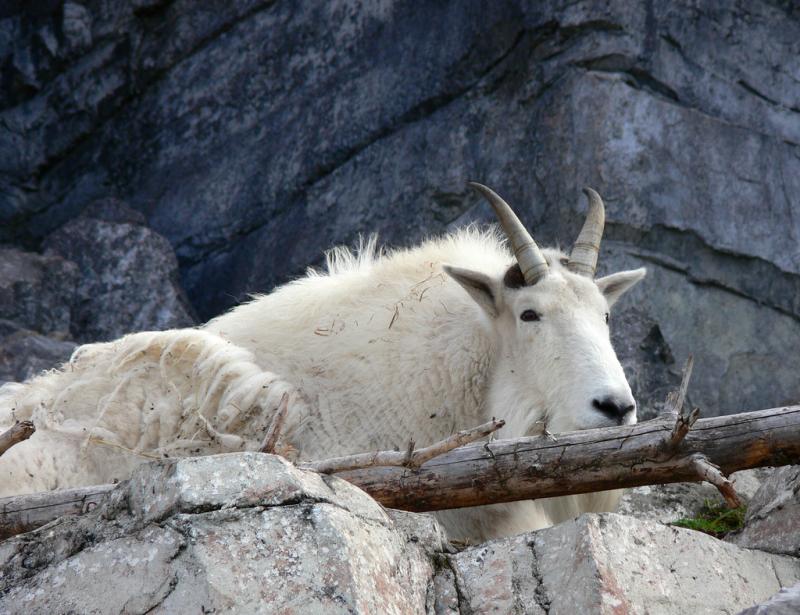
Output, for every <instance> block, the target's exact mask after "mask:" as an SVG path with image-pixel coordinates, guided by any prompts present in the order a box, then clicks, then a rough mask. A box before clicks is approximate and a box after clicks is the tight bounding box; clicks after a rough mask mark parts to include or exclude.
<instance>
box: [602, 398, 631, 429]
mask: <svg viewBox="0 0 800 615" xmlns="http://www.w3.org/2000/svg"><path fill="white" fill-rule="evenodd" d="M592 405H593V406H594V407H595V408H597V409H598V410H599V411H600V412H602V413H603V414H605V415H606V416H607V417H608V418H610V419H613V420H615V421H616V422H617V423H619V424H620V425H622V422H623V421H624V420H625V416H626V415H627V414H628V413H629V412H633V411H634V410H635V409H636V403H635V402H634V403H632V402H631V400H630V399H619V398H618V397H604V398H603V399H593V400H592Z"/></svg>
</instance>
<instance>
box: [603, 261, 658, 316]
mask: <svg viewBox="0 0 800 615" xmlns="http://www.w3.org/2000/svg"><path fill="white" fill-rule="evenodd" d="M646 273H647V269H645V268H644V267H641V268H639V269H632V270H631V271H620V272H618V273H612V274H611V275H607V276H606V277H604V278H599V279H597V280H595V281H594V282H595V284H597V287H598V288H599V289H600V292H601V293H603V295H604V296H605V298H606V301H608V306H609V307H611V306H612V305H614V304H615V303H616V302H617V299H619V298H620V297H621V296H622V295H624V294H625V293H626V292H628V291H629V290H630V289H631V288H633V287H634V286H635V285H636V284H637V282H639V281H640V280H641V279H642V278H643V277H644V275H645V274H646Z"/></svg>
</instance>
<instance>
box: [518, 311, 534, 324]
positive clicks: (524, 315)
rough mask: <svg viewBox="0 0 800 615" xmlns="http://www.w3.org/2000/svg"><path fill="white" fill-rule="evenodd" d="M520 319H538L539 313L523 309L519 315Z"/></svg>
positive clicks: (529, 320) (530, 320) (528, 320)
mask: <svg viewBox="0 0 800 615" xmlns="http://www.w3.org/2000/svg"><path fill="white" fill-rule="evenodd" d="M519 318H520V320H524V321H525V322H532V321H534V320H539V314H537V313H536V312H534V311H533V310H525V311H524V312H522V314H520V315H519Z"/></svg>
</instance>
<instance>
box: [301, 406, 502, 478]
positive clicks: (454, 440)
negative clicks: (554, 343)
mask: <svg viewBox="0 0 800 615" xmlns="http://www.w3.org/2000/svg"><path fill="white" fill-rule="evenodd" d="M505 424H506V422H505V421H498V420H494V419H493V420H491V421H489V422H488V423H484V424H483V425H478V426H477V427H474V428H472V429H465V430H464V431H459V432H457V433H454V434H453V435H452V436H450V437H449V438H446V439H444V440H442V441H441V442H436V443H435V444H431V445H430V446H426V447H425V448H421V449H418V450H414V442H413V440H412V441H411V442H409V445H408V449H406V451H404V452H401V451H376V452H374V453H359V454H357V455H346V456H344V457H334V458H333V459H325V460H323V461H310V462H308V463H303V464H300V467H301V468H303V469H304V470H314V471H316V472H320V473H322V474H333V473H335V472H344V471H346V470H357V469H361V468H372V467H376V466H399V467H405V468H418V467H420V466H421V465H422V464H424V463H425V462H427V461H430V460H431V459H434V458H435V457H438V456H440V455H444V454H445V453H447V452H448V451H452V450H453V449H455V448H458V447H459V446H464V445H465V444H469V443H470V442H475V440H480V439H481V438H484V437H486V436H488V435H489V434H490V433H493V432H495V431H497V430H498V429H500V428H501V427H502V426H503V425H505Z"/></svg>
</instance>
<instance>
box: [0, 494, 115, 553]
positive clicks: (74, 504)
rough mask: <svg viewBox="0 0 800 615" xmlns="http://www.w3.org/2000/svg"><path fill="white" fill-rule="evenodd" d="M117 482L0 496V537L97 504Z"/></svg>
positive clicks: (11, 534)
mask: <svg viewBox="0 0 800 615" xmlns="http://www.w3.org/2000/svg"><path fill="white" fill-rule="evenodd" d="M116 486H117V485H94V486H92V487H81V488H79V489H60V490H58V491H46V492H44V493H32V494H29V495H16V496H12V497H10V498H2V499H0V540H2V539H3V538H8V537H9V536H15V535H17V534H22V533H24V532H29V531H31V530H35V529H36V528H37V527H41V526H43V525H45V524H47V523H50V522H51V521H54V520H56V519H58V518H59V517H63V516H65V515H81V514H83V513H87V512H89V511H91V510H94V509H95V507H97V506H99V505H100V504H101V503H102V502H103V501H104V500H105V498H106V496H107V495H108V494H109V492H110V491H111V490H113V489H114V488H115V487H116Z"/></svg>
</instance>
